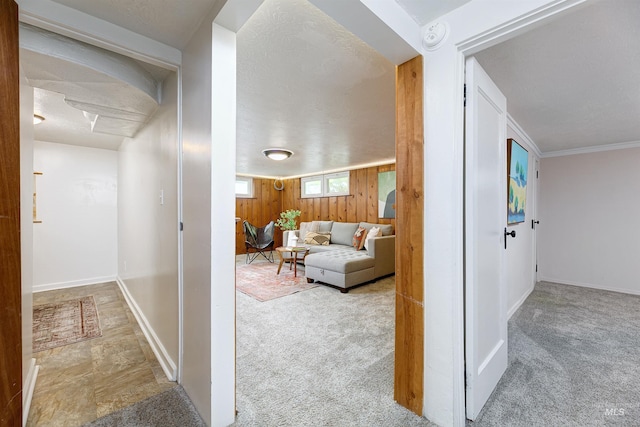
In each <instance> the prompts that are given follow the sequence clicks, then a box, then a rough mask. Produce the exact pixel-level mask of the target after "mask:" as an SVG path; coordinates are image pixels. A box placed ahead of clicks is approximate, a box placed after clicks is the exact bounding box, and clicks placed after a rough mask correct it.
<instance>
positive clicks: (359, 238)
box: [351, 227, 367, 251]
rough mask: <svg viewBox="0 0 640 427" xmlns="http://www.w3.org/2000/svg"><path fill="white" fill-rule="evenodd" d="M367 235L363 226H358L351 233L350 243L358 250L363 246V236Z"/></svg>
mask: <svg viewBox="0 0 640 427" xmlns="http://www.w3.org/2000/svg"><path fill="white" fill-rule="evenodd" d="M366 236H367V230H366V229H365V228H364V227H358V229H357V230H356V232H355V233H354V234H353V239H352V242H351V244H352V245H353V247H354V248H355V249H356V251H359V250H360V249H362V247H363V246H364V242H365V238H366Z"/></svg>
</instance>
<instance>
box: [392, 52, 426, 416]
mask: <svg viewBox="0 0 640 427" xmlns="http://www.w3.org/2000/svg"><path fill="white" fill-rule="evenodd" d="M422 98H423V75H422V56H418V57H416V58H414V59H412V60H410V61H407V62H405V63H404V64H401V65H399V66H398V69H397V76H396V162H397V165H398V173H397V175H396V186H397V191H396V206H397V209H396V218H397V222H398V231H397V233H396V235H397V237H396V248H403V250H401V251H400V250H396V344H395V380H394V398H395V400H396V401H397V402H398V403H399V404H401V405H402V406H404V407H406V408H408V409H410V410H411V411H413V412H415V413H416V414H418V415H422V409H423V399H424V379H423V377H424V374H423V372H424V275H423V270H424V223H423V222H424V177H423V171H424V132H423V121H424V116H423V103H422Z"/></svg>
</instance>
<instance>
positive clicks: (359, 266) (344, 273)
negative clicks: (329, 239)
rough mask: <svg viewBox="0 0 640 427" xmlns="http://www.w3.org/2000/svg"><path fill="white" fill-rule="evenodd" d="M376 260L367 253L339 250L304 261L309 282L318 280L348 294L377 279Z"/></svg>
mask: <svg viewBox="0 0 640 427" xmlns="http://www.w3.org/2000/svg"><path fill="white" fill-rule="evenodd" d="M374 265H375V259H373V258H372V257H370V256H369V255H367V252H366V251H355V250H349V249H338V250H334V251H327V252H319V253H315V254H311V255H307V257H306V259H305V261H304V268H305V276H306V277H307V281H308V282H310V283H311V282H313V281H315V280H317V281H318V282H323V283H326V284H328V285H332V286H335V287H337V288H339V289H340V292H342V293H346V292H348V291H349V288H351V287H353V286H356V285H359V284H361V283H365V282H370V281H371V280H373V279H374V278H375V271H374V270H375V269H374Z"/></svg>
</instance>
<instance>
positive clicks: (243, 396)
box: [234, 277, 433, 427]
mask: <svg viewBox="0 0 640 427" xmlns="http://www.w3.org/2000/svg"><path fill="white" fill-rule="evenodd" d="M236 297H237V299H236V304H237V312H236V313H237V328H236V330H237V359H236V361H237V395H236V396H237V408H238V416H237V420H236V423H235V424H234V426H236V427H244V426H265V427H268V426H279V427H280V426H282V427H285V426H292V427H293V426H295V427H299V426H345V427H348V426H363V427H364V426H366V427H369V426H385V427H393V426H398V427H411V426H431V425H433V424H430V423H429V422H428V421H427V420H426V419H424V418H421V417H418V416H417V415H415V414H413V413H412V412H410V411H409V410H407V409H405V408H403V407H401V406H400V405H398V404H396V403H395V402H394V400H393V360H394V359H393V357H394V324H395V320H394V318H395V311H394V304H395V278H394V277H389V278H385V279H381V280H379V281H377V282H375V283H372V284H367V285H364V286H362V287H358V288H356V289H352V290H351V291H350V292H349V293H348V294H342V293H340V291H338V290H336V289H333V288H330V287H326V286H319V287H317V288H314V289H311V290H308V291H305V292H301V293H297V294H294V295H291V296H288V297H286V298H279V299H274V300H272V301H268V302H264V303H260V302H258V301H256V300H254V299H253V298H250V297H248V296H246V295H244V294H242V293H239V292H238V293H236Z"/></svg>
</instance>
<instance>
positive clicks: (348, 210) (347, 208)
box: [236, 164, 396, 254]
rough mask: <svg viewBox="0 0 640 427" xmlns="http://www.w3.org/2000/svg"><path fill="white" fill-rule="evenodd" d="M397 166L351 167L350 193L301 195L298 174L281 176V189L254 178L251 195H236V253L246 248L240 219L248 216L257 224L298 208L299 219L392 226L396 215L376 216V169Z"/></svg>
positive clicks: (278, 238)
mask: <svg viewBox="0 0 640 427" xmlns="http://www.w3.org/2000/svg"><path fill="white" fill-rule="evenodd" d="M395 169H396V165H395V164H388V165H382V166H375V167H370V168H365V169H354V170H352V171H350V172H349V186H350V193H351V194H350V195H348V196H339V197H315V198H309V199H303V198H301V197H300V178H294V179H287V180H284V190H282V191H278V190H276V189H275V188H274V187H273V180H271V179H262V178H254V179H253V182H254V197H253V198H251V199H244V198H236V217H238V218H240V222H238V223H237V224H236V254H244V253H245V252H246V250H245V246H244V232H243V230H242V221H243V220H247V221H249V222H250V223H252V224H254V225H258V226H263V225H266V224H267V223H268V222H269V221H271V220H274V221H275V220H276V219H278V217H279V216H280V212H282V211H285V210H287V209H299V210H300V211H301V214H300V217H299V218H298V224H300V222H308V221H314V220H322V221H328V220H332V221H343V222H361V221H367V222H372V223H378V224H391V225H393V228H394V230H395V227H396V220H395V218H392V219H387V218H378V172H388V171H392V170H395ZM274 240H275V246H276V247H278V246H281V245H282V231H280V229H276V233H275V239H274Z"/></svg>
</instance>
